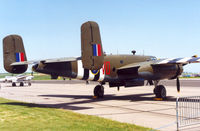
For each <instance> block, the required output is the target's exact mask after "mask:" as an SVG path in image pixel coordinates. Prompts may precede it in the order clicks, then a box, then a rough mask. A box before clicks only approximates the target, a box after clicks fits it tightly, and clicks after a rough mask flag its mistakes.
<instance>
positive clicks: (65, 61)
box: [3, 21, 200, 98]
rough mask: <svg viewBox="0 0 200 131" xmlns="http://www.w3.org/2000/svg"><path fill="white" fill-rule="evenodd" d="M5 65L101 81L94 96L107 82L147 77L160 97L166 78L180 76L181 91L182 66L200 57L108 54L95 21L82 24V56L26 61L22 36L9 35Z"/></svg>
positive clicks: (139, 81) (134, 82) (129, 83)
mask: <svg viewBox="0 0 200 131" xmlns="http://www.w3.org/2000/svg"><path fill="white" fill-rule="evenodd" d="M3 55H4V68H5V70H6V71H7V72H10V73H14V74H18V73H24V72H25V71H26V70H27V67H28V64H33V66H32V69H33V71H35V72H39V73H45V74H49V75H51V78H52V79H57V78H58V76H61V77H69V78H73V79H80V80H86V81H98V82H99V85H97V86H96V87H95V88H94V96H96V97H98V98H101V97H103V96H104V87H103V85H104V84H105V83H108V84H109V86H110V87H118V89H119V87H120V86H125V87H134V86H143V85H144V81H148V83H149V84H150V85H154V86H155V88H154V90H153V92H154V94H155V96H156V97H157V98H166V89H165V87H164V86H163V85H159V81H160V80H163V79H177V91H180V82H179V76H180V75H181V73H182V72H183V66H184V65H187V64H189V63H199V62H200V57H188V58H173V59H157V58H156V57H154V56H140V55H135V54H134V52H133V54H131V55H107V54H105V53H104V52H103V47H102V43H101V36H100V31H99V26H98V24H97V23H96V22H92V21H89V22H86V23H84V24H82V26H81V57H78V58H75V57H68V58H60V59H59V58H58V59H46V60H41V61H27V57H26V53H25V49H24V45H23V41H22V38H21V37H20V36H18V35H9V36H7V37H5V38H4V39H3Z"/></svg>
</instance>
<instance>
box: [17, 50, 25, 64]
mask: <svg viewBox="0 0 200 131" xmlns="http://www.w3.org/2000/svg"><path fill="white" fill-rule="evenodd" d="M22 61H24V53H23V52H18V53H16V62H22Z"/></svg>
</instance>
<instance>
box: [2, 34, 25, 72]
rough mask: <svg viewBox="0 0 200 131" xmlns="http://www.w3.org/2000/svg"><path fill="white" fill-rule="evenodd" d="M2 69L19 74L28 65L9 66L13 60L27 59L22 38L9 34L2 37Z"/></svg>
mask: <svg viewBox="0 0 200 131" xmlns="http://www.w3.org/2000/svg"><path fill="white" fill-rule="evenodd" d="M3 57H4V69H5V70H6V71H7V72H10V73H16V74H20V73H23V72H25V71H26V70H27V67H28V65H19V66H11V64H12V63H14V62H23V61H27V58H26V53H25V50H24V45H23V41H22V38H21V37H20V36H18V35H9V36H7V37H5V38H4V39H3Z"/></svg>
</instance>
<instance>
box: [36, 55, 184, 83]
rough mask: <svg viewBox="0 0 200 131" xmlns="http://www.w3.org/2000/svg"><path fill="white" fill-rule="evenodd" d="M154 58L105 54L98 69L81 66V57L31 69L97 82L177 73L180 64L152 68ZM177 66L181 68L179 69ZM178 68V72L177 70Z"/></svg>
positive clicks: (164, 77)
mask: <svg viewBox="0 0 200 131" xmlns="http://www.w3.org/2000/svg"><path fill="white" fill-rule="evenodd" d="M155 59H156V58H155V57H153V56H139V55H107V56H104V64H103V66H102V68H101V69H100V70H95V71H92V70H88V69H84V68H83V66H82V60H81V58H77V60H76V61H70V62H60V63H48V64H42V63H40V64H37V65H34V66H33V70H34V71H36V72H40V73H45V74H49V75H51V76H52V78H57V77H58V76H61V77H69V78H73V79H80V80H90V81H99V82H115V81H118V82H119V81H126V80H132V79H137V78H141V79H145V80H154V79H155V80H159V79H171V78H173V77H176V75H179V74H180V73H181V72H180V71H182V66H181V67H178V66H177V65H165V66H160V67H159V66H157V68H154V67H153V66H151V64H152V63H153V62H154V60H155ZM130 64H132V65H134V64H135V65H141V66H140V67H139V68H138V69H137V70H136V71H133V72H130V71H128V72H125V73H124V74H123V73H120V72H118V69H119V68H121V67H124V66H127V65H130ZM178 68H181V70H179V69H178ZM177 70H179V72H177Z"/></svg>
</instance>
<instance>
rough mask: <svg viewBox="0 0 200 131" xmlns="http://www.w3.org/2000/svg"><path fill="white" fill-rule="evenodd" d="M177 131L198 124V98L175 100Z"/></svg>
mask: <svg viewBox="0 0 200 131" xmlns="http://www.w3.org/2000/svg"><path fill="white" fill-rule="evenodd" d="M176 117H177V130H179V129H180V128H181V127H185V126H191V125H195V124H199V123H200V96H190V97H180V98H177V99H176Z"/></svg>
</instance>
